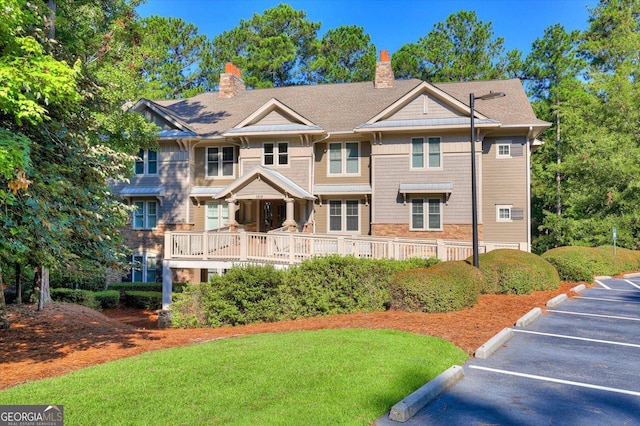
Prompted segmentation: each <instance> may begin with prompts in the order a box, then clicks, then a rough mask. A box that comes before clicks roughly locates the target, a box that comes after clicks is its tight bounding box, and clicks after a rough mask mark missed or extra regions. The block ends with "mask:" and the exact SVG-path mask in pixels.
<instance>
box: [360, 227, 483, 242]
mask: <svg viewBox="0 0 640 426" xmlns="http://www.w3.org/2000/svg"><path fill="white" fill-rule="evenodd" d="M371 235H372V236H375V237H402V238H429V239H443V240H464V241H471V240H472V235H471V225H444V229H443V230H442V231H410V230H409V224H408V223H374V224H372V225H371ZM478 239H479V240H480V241H482V225H478Z"/></svg>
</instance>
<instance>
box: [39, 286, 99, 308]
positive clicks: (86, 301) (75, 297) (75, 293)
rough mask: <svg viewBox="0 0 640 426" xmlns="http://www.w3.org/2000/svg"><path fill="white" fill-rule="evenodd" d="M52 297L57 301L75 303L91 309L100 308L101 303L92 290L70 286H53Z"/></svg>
mask: <svg viewBox="0 0 640 426" xmlns="http://www.w3.org/2000/svg"><path fill="white" fill-rule="evenodd" d="M50 291H51V298H52V299H53V300H54V301H56V302H68V303H75V304H76V305H82V306H86V307H88V308H91V309H99V308H100V303H98V301H97V300H96V298H95V295H94V293H93V292H92V291H89V290H72V289H70V288H52V289H51V290H50Z"/></svg>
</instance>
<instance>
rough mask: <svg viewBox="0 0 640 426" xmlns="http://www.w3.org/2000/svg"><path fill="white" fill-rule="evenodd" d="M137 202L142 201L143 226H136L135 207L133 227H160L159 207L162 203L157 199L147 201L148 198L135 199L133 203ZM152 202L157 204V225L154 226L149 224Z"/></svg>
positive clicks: (134, 210)
mask: <svg viewBox="0 0 640 426" xmlns="http://www.w3.org/2000/svg"><path fill="white" fill-rule="evenodd" d="M136 203H142V226H141V227H137V226H136V212H137V210H136V208H134V209H133V213H132V214H133V220H132V223H131V228H132V229H156V228H157V227H158V217H159V214H158V207H159V206H160V203H158V202H157V201H146V200H134V202H133V205H134V206H135V205H136ZM150 203H154V204H155V205H156V226H154V227H150V226H149V204H150Z"/></svg>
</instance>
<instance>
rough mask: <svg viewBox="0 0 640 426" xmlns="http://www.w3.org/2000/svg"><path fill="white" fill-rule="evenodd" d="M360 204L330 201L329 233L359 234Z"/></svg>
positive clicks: (353, 201) (348, 201)
mask: <svg viewBox="0 0 640 426" xmlns="http://www.w3.org/2000/svg"><path fill="white" fill-rule="evenodd" d="M359 230H360V203H359V202H358V200H329V232H358V231H359Z"/></svg>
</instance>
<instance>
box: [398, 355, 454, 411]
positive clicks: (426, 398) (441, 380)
mask: <svg viewBox="0 0 640 426" xmlns="http://www.w3.org/2000/svg"><path fill="white" fill-rule="evenodd" d="M463 377H464V369H463V368H462V367H461V366H459V365H454V366H453V367H450V368H449V369H447V370H445V371H444V372H443V373H442V374H440V375H439V376H437V377H436V378H434V379H433V380H430V381H429V382H428V383H427V384H425V385H424V386H422V387H421V388H420V389H418V390H416V391H415V392H413V393H412V394H411V395H409V396H408V397H406V398H405V399H403V400H402V401H400V402H398V403H397V404H396V405H394V406H393V407H391V411H390V412H389V420H392V421H394V422H402V423H404V422H406V421H407V420H409V419H410V418H411V417H413V416H415V415H416V413H417V412H418V411H420V410H421V409H422V408H423V407H424V406H425V405H427V404H428V403H430V402H431V401H433V400H434V399H435V398H437V397H438V395H440V394H441V393H442V392H444V391H446V390H447V389H449V388H451V387H452V386H453V385H455V384H456V383H458V381H460V379H462V378H463Z"/></svg>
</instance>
